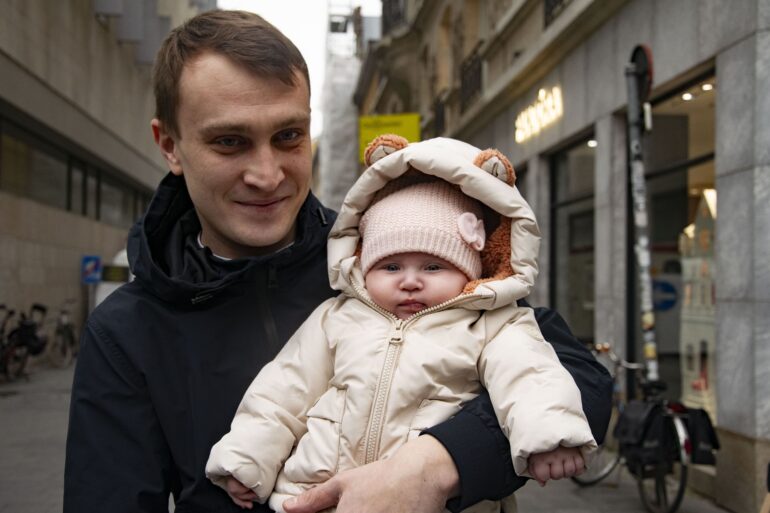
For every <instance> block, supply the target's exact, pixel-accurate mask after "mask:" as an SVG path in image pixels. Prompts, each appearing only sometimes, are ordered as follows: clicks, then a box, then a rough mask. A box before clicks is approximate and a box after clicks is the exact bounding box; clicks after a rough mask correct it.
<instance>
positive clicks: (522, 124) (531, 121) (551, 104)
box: [516, 86, 564, 143]
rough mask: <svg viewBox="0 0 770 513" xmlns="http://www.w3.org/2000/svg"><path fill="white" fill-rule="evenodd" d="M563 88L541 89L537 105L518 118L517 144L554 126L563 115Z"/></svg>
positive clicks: (523, 112) (522, 112) (534, 104)
mask: <svg viewBox="0 0 770 513" xmlns="http://www.w3.org/2000/svg"><path fill="white" fill-rule="evenodd" d="M563 112H564V111H563V107H562V101H561V88H560V87H558V86H556V87H552V88H551V89H540V90H539V91H538V92H537V100H536V101H535V103H533V104H532V105H530V106H529V107H527V108H526V109H524V110H523V111H521V112H520V113H519V115H518V116H516V142H517V143H522V142H524V141H526V140H527V139H529V138H530V137H533V136H535V135H537V134H539V133H540V131H541V130H543V129H544V128H545V127H547V126H548V125H551V124H553V123H554V122H555V121H557V120H558V119H559V118H561V116H562V114H563Z"/></svg>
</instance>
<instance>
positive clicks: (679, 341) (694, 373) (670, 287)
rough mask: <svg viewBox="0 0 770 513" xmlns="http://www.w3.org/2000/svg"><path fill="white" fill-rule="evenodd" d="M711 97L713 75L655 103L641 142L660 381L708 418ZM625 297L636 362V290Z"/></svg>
mask: <svg viewBox="0 0 770 513" xmlns="http://www.w3.org/2000/svg"><path fill="white" fill-rule="evenodd" d="M715 100H716V83H715V78H714V76H709V77H706V78H703V79H701V80H698V81H696V82H694V83H692V84H690V85H688V86H687V87H685V88H684V89H682V90H680V91H677V92H676V93H675V94H671V95H668V96H667V97H665V98H661V99H659V100H658V101H656V102H655V103H654V104H653V131H652V132H651V133H650V134H649V135H648V136H647V137H646V140H645V143H644V148H645V152H644V153H645V171H646V173H647V194H648V197H647V199H648V202H649V203H648V205H649V214H650V216H649V223H650V243H651V245H650V249H651V267H650V272H651V275H652V279H653V303H654V307H655V321H656V329H655V336H656V337H655V338H656V342H657V344H658V355H659V364H660V374H661V379H663V380H664V381H665V382H666V383H667V385H668V391H667V394H668V395H669V397H671V398H674V399H677V400H679V399H681V400H683V401H684V402H685V403H686V404H688V405H689V406H693V407H703V408H706V409H707V410H708V411H709V413H710V414H711V415H712V419H714V418H716V397H715V395H714V383H713V378H714V358H713V356H714V339H715V335H714V287H713V284H714V280H715V269H714V245H713V242H714V225H715V220H716V214H717V208H716V203H717V202H716V188H715V177H714V142H715V138H714V129H715V122H714V121H715V117H714V113H715V111H714V104H715ZM632 261H633V260H632ZM634 285H635V286H636V284H634ZM630 300H631V302H632V303H631V304H632V310H631V311H632V312H633V315H634V317H635V324H636V341H637V343H636V349H637V356H638V357H641V342H640V341H641V328H640V327H639V320H638V314H637V313H636V312H637V311H638V297H637V293H634V294H632V295H630Z"/></svg>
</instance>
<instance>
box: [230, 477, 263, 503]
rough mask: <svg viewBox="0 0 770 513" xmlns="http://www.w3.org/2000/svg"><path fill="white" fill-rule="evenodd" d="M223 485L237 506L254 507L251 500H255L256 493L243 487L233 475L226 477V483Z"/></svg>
mask: <svg viewBox="0 0 770 513" xmlns="http://www.w3.org/2000/svg"><path fill="white" fill-rule="evenodd" d="M225 486H226V490H227V493H228V495H230V498H231V499H232V500H233V502H234V503H236V504H237V505H238V506H240V507H242V508H245V509H251V508H252V507H254V504H253V502H252V501H255V500H257V494H256V493H254V492H253V491H252V490H251V489H250V488H247V487H245V486H244V485H243V484H242V483H241V482H240V481H238V480H237V479H235V478H234V477H233V476H228V477H227V483H226V485H225Z"/></svg>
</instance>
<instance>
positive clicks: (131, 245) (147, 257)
mask: <svg viewBox="0 0 770 513" xmlns="http://www.w3.org/2000/svg"><path fill="white" fill-rule="evenodd" d="M333 218H334V213H333V212H332V211H330V210H328V209H326V208H325V207H323V206H322V205H321V203H320V202H319V201H318V200H317V199H316V198H315V197H314V196H313V194H312V193H310V194H308V197H307V199H306V200H305V202H304V204H303V205H302V208H301V209H300V212H299V214H298V216H297V236H296V239H295V241H294V244H293V245H292V246H291V247H289V248H286V249H284V250H281V251H279V252H277V253H273V254H269V255H265V256H259V257H250V258H243V259H234V260H229V261H226V260H221V261H217V264H216V268H215V267H213V266H212V265H211V261H212V260H214V259H212V258H210V250H208V249H205V250H204V251H203V252H201V251H199V250H197V249H193V248H191V247H190V246H191V241H194V240H195V239H196V237H197V235H198V234H199V233H200V230H201V225H200V221H199V220H198V217H197V215H196V213H195V208H194V206H193V203H192V200H191V199H190V195H189V193H188V191H187V186H186V184H185V181H184V178H183V177H181V176H175V175H173V174H171V173H169V174H168V175H167V176H166V177H165V178H164V179H163V180H162V181H161V183H160V185H159V186H158V188H157V190H156V192H155V195H154V196H153V199H152V201H151V202H150V206H149V208H148V210H147V213H146V214H145V216H144V217H143V218H142V219H141V220H139V221H138V222H137V223H136V224H135V225H134V226H133V227H132V229H131V232H130V234H129V238H128V259H129V266H130V268H131V272H132V273H133V274H134V275H135V276H136V279H137V280H138V281H139V282H141V284H142V286H143V287H144V288H145V289H147V290H148V291H150V292H151V293H152V294H154V295H155V296H157V297H158V298H160V299H162V300H164V301H169V302H172V303H177V304H188V305H189V304H193V305H194V304H197V303H200V302H204V301H209V300H211V299H213V298H214V297H219V298H220V299H222V296H223V295H229V294H232V293H239V290H240V289H242V288H243V287H245V286H246V285H245V283H247V282H248V280H249V278H250V277H251V275H252V274H254V272H255V271H256V270H257V269H258V268H260V267H263V268H264V267H265V266H266V264H268V263H269V264H270V265H272V266H273V267H275V268H276V269H280V268H283V267H289V266H294V265H302V264H303V262H302V260H303V259H309V258H315V251H314V249H315V248H319V247H322V246H323V245H324V244H325V242H326V241H325V235H326V230H327V229H328V228H326V229H324V226H325V225H326V224H327V223H329V222H331V221H333ZM311 250H313V251H311ZM205 254H208V255H209V258H205V257H203V255H205Z"/></svg>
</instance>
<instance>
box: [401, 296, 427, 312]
mask: <svg viewBox="0 0 770 513" xmlns="http://www.w3.org/2000/svg"><path fill="white" fill-rule="evenodd" d="M398 306H399V307H400V308H403V309H404V310H408V311H410V312H419V311H420V310H423V309H425V307H426V306H427V305H426V304H425V303H421V302H419V301H416V300H414V299H408V300H406V301H403V302H401V303H399V304H398Z"/></svg>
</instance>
